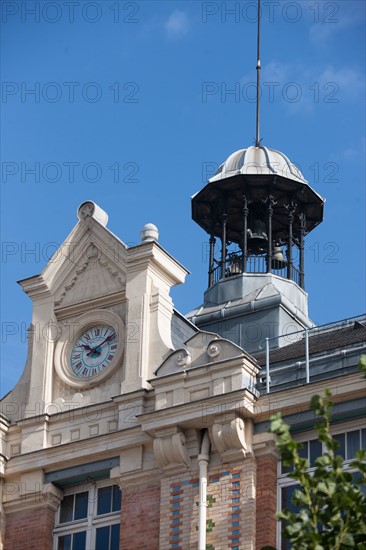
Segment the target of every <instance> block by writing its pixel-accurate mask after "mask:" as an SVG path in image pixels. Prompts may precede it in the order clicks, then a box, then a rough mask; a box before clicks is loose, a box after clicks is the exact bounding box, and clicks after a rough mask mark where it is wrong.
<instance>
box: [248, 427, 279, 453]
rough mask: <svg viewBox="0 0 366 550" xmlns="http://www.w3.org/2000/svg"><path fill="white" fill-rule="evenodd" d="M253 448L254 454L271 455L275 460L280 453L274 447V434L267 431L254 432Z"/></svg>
mask: <svg viewBox="0 0 366 550" xmlns="http://www.w3.org/2000/svg"><path fill="white" fill-rule="evenodd" d="M253 449H254V453H255V456H263V455H271V456H273V457H275V458H276V459H277V460H279V459H280V453H279V451H278V449H277V447H276V436H275V434H271V433H269V432H263V433H259V434H255V435H254V437H253Z"/></svg>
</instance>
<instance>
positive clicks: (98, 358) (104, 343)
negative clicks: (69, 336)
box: [70, 325, 118, 378]
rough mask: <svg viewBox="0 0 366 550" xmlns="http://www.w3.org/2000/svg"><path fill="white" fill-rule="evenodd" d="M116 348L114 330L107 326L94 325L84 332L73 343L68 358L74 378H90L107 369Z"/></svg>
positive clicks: (116, 340) (116, 341)
mask: <svg viewBox="0 0 366 550" xmlns="http://www.w3.org/2000/svg"><path fill="white" fill-rule="evenodd" d="M117 348H118V339H117V333H116V331H115V329H114V328H113V327H111V326H109V325H95V326H93V327H90V328H88V329H87V330H85V331H84V332H83V333H82V334H81V335H80V336H79V338H78V339H77V341H76V342H75V344H74V346H73V348H72V350H71V356H70V366H71V370H72V373H73V375H74V376H77V377H79V378H90V377H92V376H95V375H97V374H100V373H101V372H102V371H104V370H105V369H107V368H108V366H109V365H110V363H111V362H112V361H113V359H114V357H115V355H116V352H117Z"/></svg>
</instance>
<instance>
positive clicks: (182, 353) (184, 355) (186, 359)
mask: <svg viewBox="0 0 366 550" xmlns="http://www.w3.org/2000/svg"><path fill="white" fill-rule="evenodd" d="M176 361H177V365H178V367H189V366H190V364H191V363H192V357H191V354H190V353H189V351H188V350H186V349H182V350H179V353H178V355H177V358H176Z"/></svg>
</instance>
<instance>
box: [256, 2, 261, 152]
mask: <svg viewBox="0 0 366 550" xmlns="http://www.w3.org/2000/svg"><path fill="white" fill-rule="evenodd" d="M260 46H261V0H258V32H257V67H256V68H257V114H256V137H255V146H256V147H260V141H261V140H260V95H261V89H260V80H261V78H260V71H261V60H260Z"/></svg>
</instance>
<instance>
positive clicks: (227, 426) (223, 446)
mask: <svg viewBox="0 0 366 550" xmlns="http://www.w3.org/2000/svg"><path fill="white" fill-rule="evenodd" d="M252 434H253V424H252V421H251V420H250V419H245V420H244V419H242V418H240V417H238V416H235V415H233V416H231V415H230V416H228V415H225V416H224V417H222V418H220V417H219V418H217V419H216V420H215V422H214V424H213V426H212V427H211V438H212V441H213V442H214V444H215V447H216V449H217V450H218V451H219V453H220V454H221V455H222V457H223V458H225V459H230V460H236V459H240V458H245V457H246V456H251V455H252V437H253V436H252Z"/></svg>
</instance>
